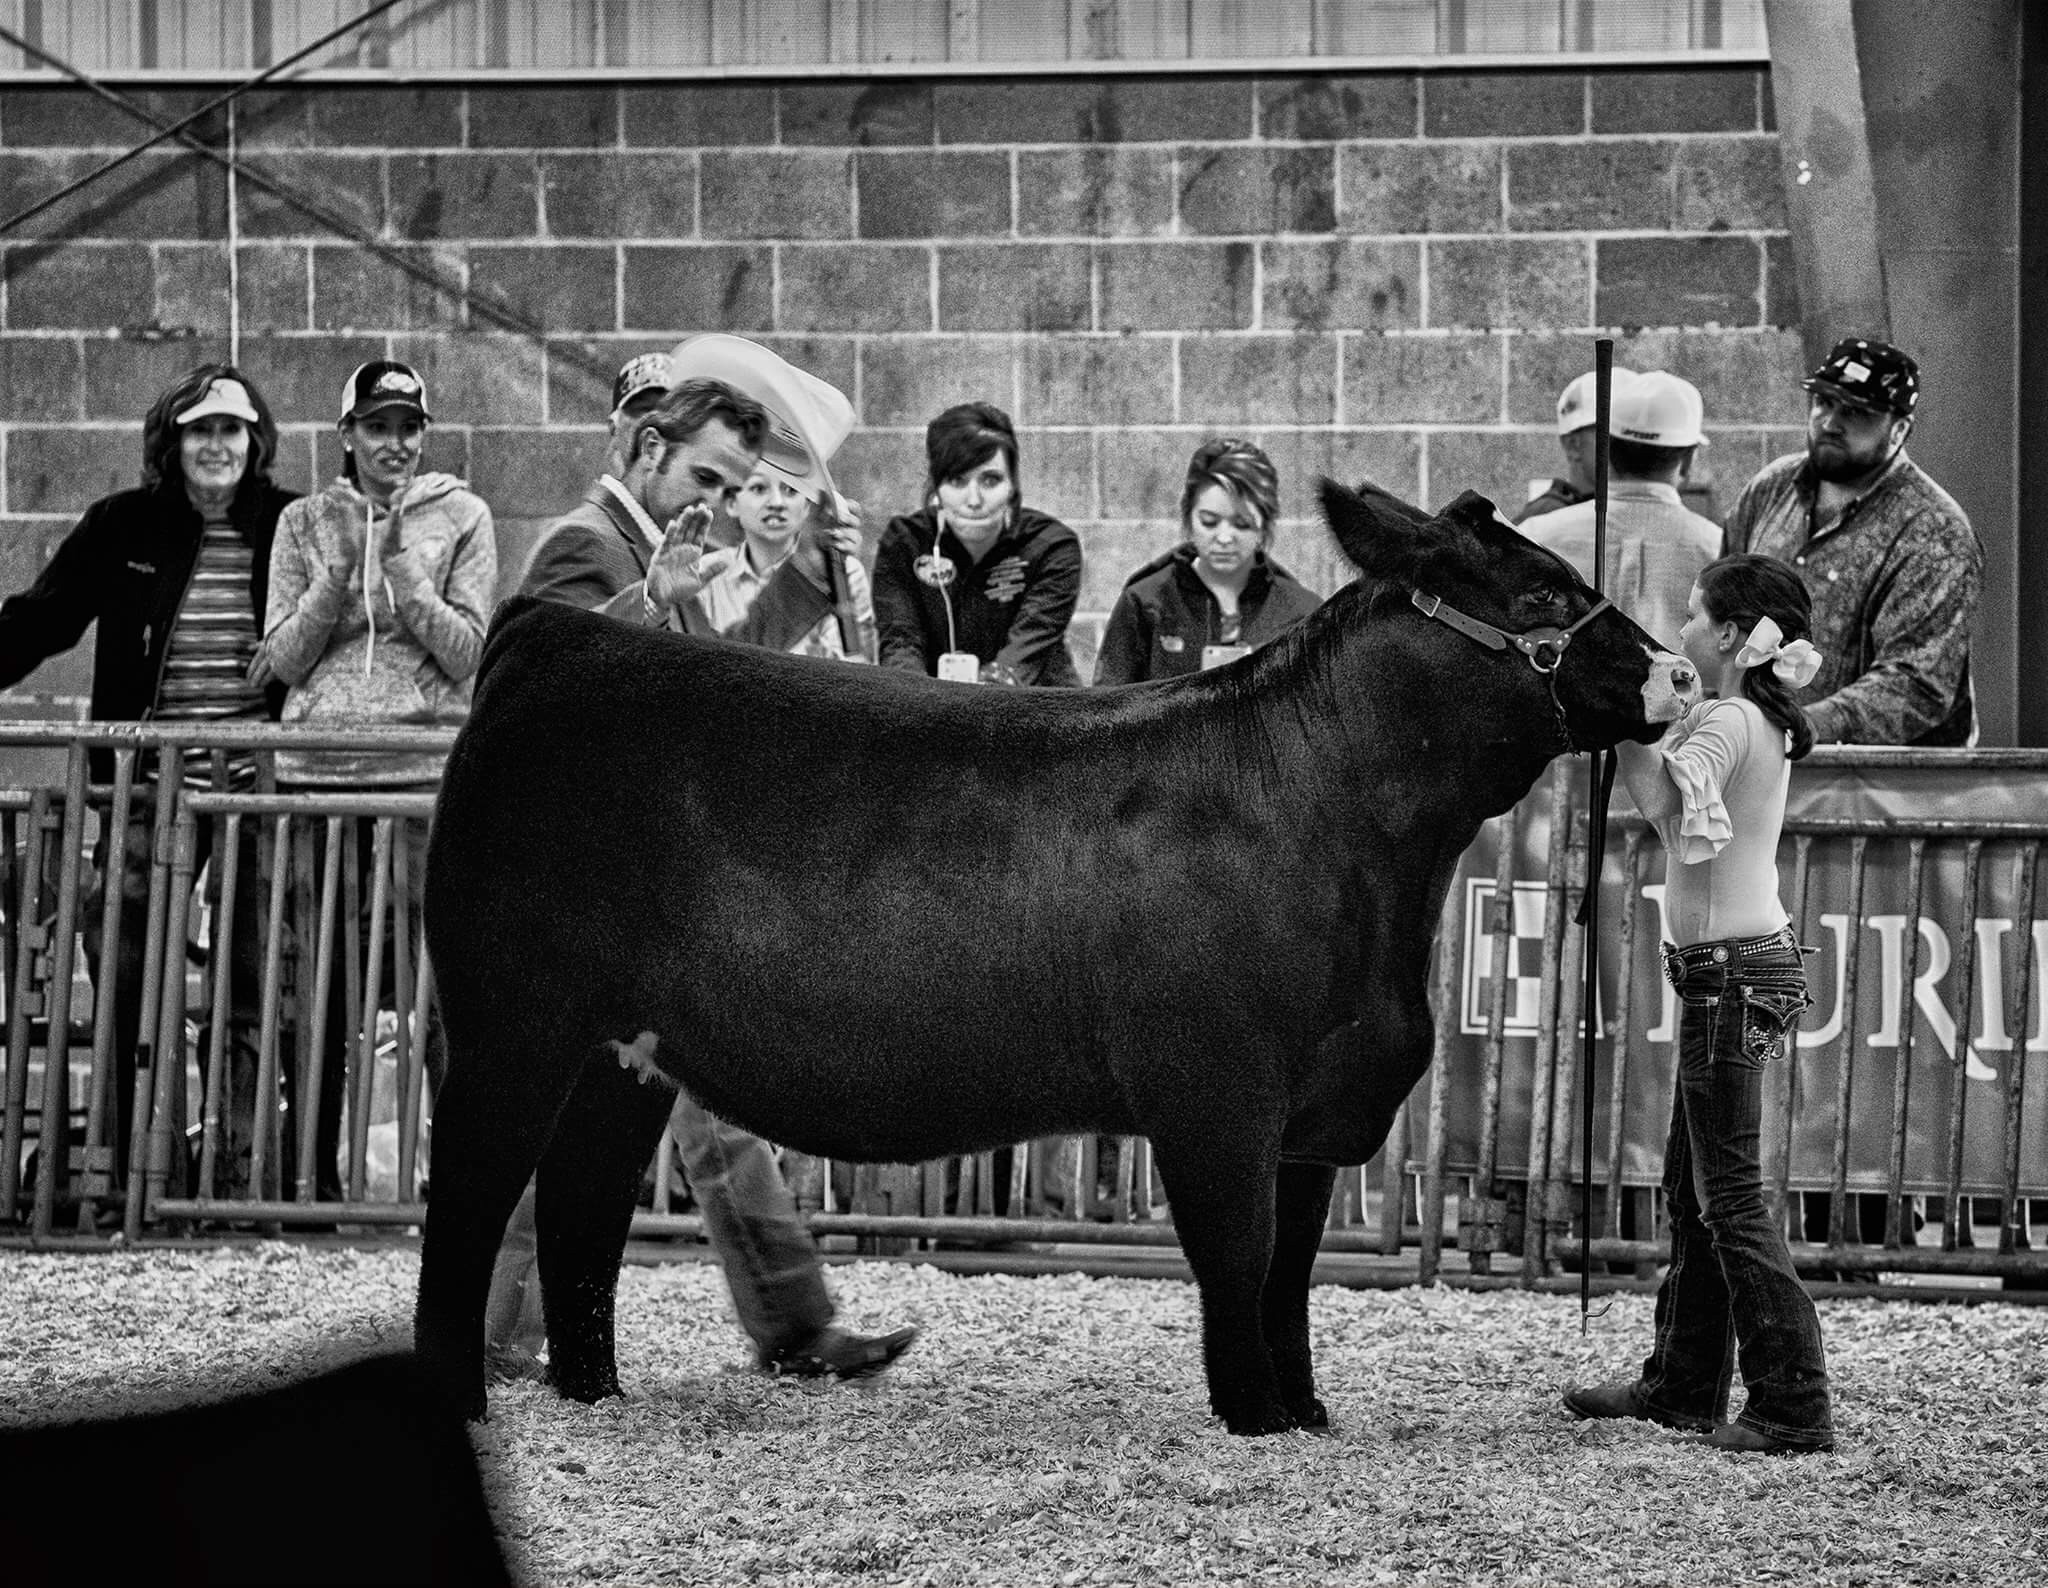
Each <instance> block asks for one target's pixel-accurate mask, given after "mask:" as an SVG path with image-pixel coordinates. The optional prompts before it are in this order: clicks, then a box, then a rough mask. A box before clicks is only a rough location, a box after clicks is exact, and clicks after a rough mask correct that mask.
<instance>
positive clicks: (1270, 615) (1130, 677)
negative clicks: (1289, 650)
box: [1095, 541, 1322, 684]
mask: <svg viewBox="0 0 2048 1588" xmlns="http://www.w3.org/2000/svg"><path fill="white" fill-rule="evenodd" d="M1320 605H1322V601H1321V598H1320V597H1318V596H1317V595H1316V593H1315V592H1314V591H1313V590H1310V589H1309V588H1308V587H1307V586H1306V585H1304V584H1302V583H1301V582H1300V581H1299V580H1297V579H1296V578H1295V577H1294V576H1293V575H1292V574H1290V573H1288V572H1287V570H1286V569H1284V568H1282V567H1281V566H1280V565H1279V564H1278V563H1276V562H1274V561H1273V560H1272V559H1271V558H1269V557H1267V555H1266V554H1265V553H1264V552H1260V553H1259V554H1258V559H1257V560H1256V561H1255V562H1254V563H1253V564H1252V572H1251V577H1250V578H1249V579H1247V580H1246V581H1245V587H1244V591H1243V593H1242V594H1241V595H1240V596H1239V597H1238V598H1237V615H1238V633H1237V640H1236V642H1235V643H1237V644H1239V645H1250V646H1259V645H1264V644H1265V643H1266V641H1268V640H1270V639H1272V638H1274V637H1275V636H1276V635H1280V634H1284V633H1285V632H1286V631H1287V630H1289V629H1291V628H1293V627H1294V625H1295V624H1297V623H1299V622H1300V621H1301V620H1302V619H1303V618H1305V617H1307V616H1308V615H1309V614H1310V613H1311V612H1313V611H1315V609H1316V608H1317V607H1319V606H1320ZM1221 643H1223V608H1222V607H1221V606H1220V605H1219V604H1218V603H1217V600H1216V597H1215V596H1214V595H1212V594H1211V593H1210V591H1209V587H1208V586H1207V585H1205V584H1203V583H1202V580H1201V576H1200V575H1199V574H1197V573H1196V572H1195V548H1194V547H1193V546H1191V545H1188V544H1187V543H1186V542H1185V541H1183V542H1182V543H1181V544H1180V545H1178V546H1176V547H1174V548H1173V550H1172V551H1169V552H1167V553H1166V554H1165V555H1163V556H1160V557H1155V558H1153V559H1152V561H1150V562H1148V563H1146V564H1145V566H1144V567H1142V568H1140V569H1139V570H1138V571H1137V572H1136V573H1134V574H1132V575H1131V577H1130V578H1129V579H1128V580H1126V581H1125V583H1124V588H1123V593H1122V594H1121V595H1119V596H1118V597H1117V598H1116V605H1115V606H1114V607H1112V608H1111V609H1110V613H1109V624H1108V626H1107V627H1106V628H1104V629H1103V631H1102V650H1101V652H1100V653H1099V654H1098V655H1097V656H1096V658H1095V682H1096V683H1098V684H1135V683H1138V682H1140V681H1141V680H1144V679H1147V678H1177V677H1179V676H1180V675H1181V674H1183V673H1199V672H1200V671H1201V670H1202V647H1203V646H1205V645H1218V644H1221Z"/></svg>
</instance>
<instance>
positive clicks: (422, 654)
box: [259, 359, 498, 1177]
mask: <svg viewBox="0 0 2048 1588" xmlns="http://www.w3.org/2000/svg"><path fill="white" fill-rule="evenodd" d="M429 422H430V415H429V414H428V412H427V406H426V388H425V386H424V385H423V384H422V382H421V380H420V377H419V374H418V372H417V371H415V370H413V369H411V368H410V367H408V366H407V365H404V364H401V363H398V362H396V361H394V360H390V359H375V360H372V361H371V362H370V363H367V364H364V365H363V366H362V367H361V368H359V369H358V370H357V371H356V372H355V373H354V374H353V375H351V376H350V377H349V380H348V385H347V386H346V387H345V388H344V389H343V392H342V410H341V421H340V429H341V445H342V453H343V458H342V477H341V478H340V479H338V480H336V481H334V482H333V483H332V484H331V485H329V486H328V487H327V488H326V489H325V490H323V491H321V492H319V493H318V494H317V495H314V496H310V497H306V498H303V499H301V500H299V501H296V502H293V503H292V504H291V505H290V506H289V507H288V508H286V509H285V511H284V514H283V515H282V516H281V517H280V518H279V520H278V525H277V538H276V540H275V542H274V543H273V544H272V546H271V552H270V598H269V604H268V609H267V620H268V621H267V623H266V627H265V633H264V639H263V647H262V652H261V656H260V659H259V660H260V663H261V664H262V665H264V666H267V667H268V668H269V669H271V670H272V671H273V672H274V674H275V676H276V677H278V678H280V679H282V680H283V681H284V682H285V684H287V685H288V686H289V689H288V691H287V693H286V695H285V701H284V713H283V720H284V721H285V722H287V723H303V724H306V725H307V726H309V727H314V726H317V727H334V726H341V725H344V724H345V725H348V726H351V727H362V726H366V725H375V724H385V723H390V724H398V723H419V724H430V725H435V724H455V723H460V722H461V721H462V720H463V719H464V718H466V717H467V716H468V715H469V697H470V686H471V682H472V680H473V679H474V678H475V675H476V669H477V662H478V660H479V659H480V658H481V656H482V654H483V644H484V627H485V625H486V624H487V622H488V621H489V619H490V614H491V606H492V601H493V595H494V591H495V588H496V585H497V578H498V550H497V539H496V532H495V530H494V528H493V526H492V523H491V510H490V508H489V507H487V506H486V505H485V504H484V501H483V499H482V498H481V497H479V496H478V495H477V494H476V493H475V492H473V491H471V490H470V489H469V488H468V486H466V485H465V484H464V483H463V482H462V481H461V480H459V479H457V478H455V476H453V475H451V474H441V473H420V472H419V463H420V453H421V450H422V447H423V445H424V443H425V440H426V433H427V426H428V423H429ZM440 761H441V758H440V757H439V756H438V755H434V754H412V753H400V752H393V751H367V752H366V751H335V750H326V751H296V752H287V751H280V752H279V753H278V757H277V776H278V782H279V785H280V786H281V787H293V788H300V789H335V788H376V789H379V790H394V789H407V790H423V791H428V792H431V791H432V790H433V789H434V788H435V787H436V786H437V785H438V783H439V781H440V775H441V767H440ZM400 830H401V831H402V833H403V838H404V860H405V862H406V877H405V883H406V886H405V895H404V896H405V902H406V904H407V906H408V920H407V925H408V928H409V932H410V934H411V935H412V936H413V938H414V939H415V940H417V935H418V931H419V919H420V917H419V904H420V894H421V884H422V883H423V881H424V879H425V876H426V858H427V856H426V850H427V834H426V823H425V822H423V821H406V822H403V823H401V824H400ZM315 832H316V836H317V837H318V839H319V841H320V842H321V843H322V845H323V846H324V826H323V827H316V829H315ZM355 836H356V866H357V871H358V875H359V878H360V882H361V887H360V893H359V898H360V900H361V902H362V909H363V911H364V912H365V914H367V912H368V909H369V906H370V901H371V897H372V889H371V882H372V880H373V879H372V878H371V876H370V874H369V867H370V864H371V862H372V859H373V855H374V850H373V841H374V827H373V824H372V823H371V821H370V820H369V819H367V818H366V819H363V820H361V821H359V822H358V824H357V832H356V835H355ZM395 858H397V857H395V856H394V859H395ZM317 865H318V866H319V867H320V868H322V869H324V866H325V856H324V855H322V856H320V858H319V860H318V862H317ZM315 874H316V875H318V874H319V872H318V871H316V873H315ZM337 936H338V934H337ZM388 940H389V939H388V937H387V941H388ZM363 941H365V942H367V941H368V931H367V921H365V931H364V938H363ZM413 963H414V964H415V965H417V963H418V961H417V959H415V960H414V961H413ZM340 970H341V968H340V967H338V966H337V967H336V973H335V975H334V976H333V979H332V981H331V984H330V985H331V986H332V988H333V989H334V991H333V992H332V993H331V994H330V996H329V999H328V1021H327V1026H328V1032H329V1039H328V1044H327V1050H326V1061H325V1062H324V1063H323V1066H322V1094H323V1106H322V1110H321V1115H322V1117H321V1120H320V1132H321V1133H320V1138H319V1140H318V1142H317V1144H316V1161H317V1163H318V1165H319V1171H320V1173H321V1175H322V1176H323V1177H325V1176H327V1175H328V1174H330V1173H331V1172H332V1168H331V1166H332V1165H333V1163H334V1154H333V1144H334V1133H335V1129H336V1125H337V1119H336V1117H335V1111H334V1110H333V1109H332V1108H330V1107H328V1106H327V1105H326V1103H325V1101H324V1099H325V1098H327V1097H329V1096H331V1095H333V1094H331V1093H330V1092H329V1091H328V1088H330V1087H335V1086H338V1085H339V1083H340V1076H341V1070H342V1054H343V1052H344V1048H343V1047H342V1044H341V1040H340V1039H341V1035H342V1032H343V1031H344V1030H345V1028H346V1026H347V1025H348V1024H349V1023H350V1017H351V1016H353V1015H355V1014H357V1013H359V1012H360V1011H358V1010H348V1009H345V1008H344V1007H343V1004H344V1001H345V1000H344V998H343V995H342V989H343V988H344V987H345V986H346V981H345V978H344V977H343V976H342V974H341V973H340ZM383 987H384V993H385V996H386V997H387V998H389V997H391V995H392V992H393V985H392V978H391V976H390V975H389V974H387V975H386V976H385V977H384V980H383ZM437 1059H438V1055H437V1054H431V1053H430V1054H429V1056H428V1061H429V1064H430V1066H435V1061H436V1060H437ZM436 1067H437V1066H436ZM436 1079H438V1075H437V1076H436ZM302 1174H303V1172H302Z"/></svg>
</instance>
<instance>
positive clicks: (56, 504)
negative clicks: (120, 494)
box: [7, 387, 156, 518]
mask: <svg viewBox="0 0 2048 1588" xmlns="http://www.w3.org/2000/svg"><path fill="white" fill-rule="evenodd" d="M155 396H156V390H155V388H153V387H152V388H151V389H150V391H149V392H148V393H147V394H146V395H144V396H143V397H142V400H141V401H140V402H139V403H137V404H136V406H135V409H134V412H135V414H136V416H137V417H136V419H135V422H134V423H132V424H125V425H91V426H80V425H64V426H44V425H16V426H14V427H13V428H11V429H10V430H9V431H8V432H7V511H8V512H10V513H60V514H63V515H64V516H66V517H67V518H75V517H76V516H77V515H78V514H80V513H82V512H83V511H85V509H86V508H87V507H88V506H90V505H91V504H92V503H93V502H96V501H98V500H99V499H100V498H101V497H102V496H106V495H109V494H111V493H112V492H114V491H125V490H127V489H128V488H129V487H131V486H133V485H134V484H135V483H136V479H137V471H138V470H139V469H140V468H141V466H142V422H141V413H142V410H143V409H144V408H146V407H147V406H148V405H149V402H150V401H151V399H153V398H154V397H155Z"/></svg>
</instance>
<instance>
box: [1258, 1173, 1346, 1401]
mask: <svg viewBox="0 0 2048 1588" xmlns="http://www.w3.org/2000/svg"><path fill="white" fill-rule="evenodd" d="M1336 1183H1337V1171H1336V1170H1335V1169H1334V1168H1332V1167H1330V1166H1329V1165H1328V1164H1315V1163H1283V1164H1281V1165H1280V1175H1279V1182H1278V1185H1277V1188H1276V1193H1275V1196H1274V1204H1273V1206H1274V1232H1273V1261H1272V1263H1271V1264H1270V1265H1269V1266H1268V1267H1267V1269H1266V1289H1265V1294H1264V1295H1263V1296H1262V1297H1261V1308H1262V1319H1263V1324H1264V1328H1265V1335H1266V1349H1267V1351H1268V1352H1269V1353H1270V1354H1271V1356H1272V1358H1273V1372H1274V1375H1275V1377H1276V1378H1277V1379H1278V1380H1279V1384H1280V1401H1281V1404H1282V1405H1284V1406H1285V1407H1286V1408H1287V1410H1288V1412H1289V1413H1290V1414H1291V1415H1292V1416H1293V1418H1294V1419H1295V1421H1296V1422H1298V1423H1300V1425H1301V1426H1302V1427H1304V1428H1327V1427H1329V1425H1330V1414H1329V1412H1328V1411H1327V1410H1326V1409H1325V1408H1324V1406H1323V1403H1322V1402H1321V1401H1319V1400H1317V1399H1316V1374H1315V1364H1314V1362H1313V1361H1312V1360H1311V1358H1310V1356H1309V1345H1308V1282H1309V1274H1310V1272H1311V1271H1312V1270H1313V1269H1314V1267H1315V1261H1316V1252H1317V1250H1318V1249H1319V1248H1320V1247H1321V1245H1322V1240H1323V1226H1324V1224H1325V1223H1326V1222H1327V1221H1328V1219H1329V1216H1330V1192H1331V1191H1332V1190H1333V1189H1334V1188H1335V1186H1336Z"/></svg>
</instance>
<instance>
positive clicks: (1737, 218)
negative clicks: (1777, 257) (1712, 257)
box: [1672, 134, 1787, 232]
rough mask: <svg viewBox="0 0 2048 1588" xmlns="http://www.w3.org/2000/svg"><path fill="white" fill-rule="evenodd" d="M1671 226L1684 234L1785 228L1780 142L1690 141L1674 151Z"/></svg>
mask: <svg viewBox="0 0 2048 1588" xmlns="http://www.w3.org/2000/svg"><path fill="white" fill-rule="evenodd" d="M1673 177H1674V180H1675V184H1676V185H1675V190H1674V199H1675V207H1674V209H1673V216H1672V225H1673V226H1674V227H1675V228H1676V229H1677V230H1679V231H1682V232H1724V231H1734V232H1748V231H1777V232H1782V231H1784V230H1785V228H1786V224H1787V220H1786V214H1785V183H1784V180H1783V177H1782V174H1781V172H1780V168H1779V164H1778V140H1777V139H1776V138H1770V137H1765V136H1763V135H1761V134H1758V135H1757V136H1754V137H1746V138H1688V139H1686V140H1685V141H1684V142H1683V143H1680V144H1678V145H1677V146H1676V148H1675V160H1674V163H1673Z"/></svg>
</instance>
